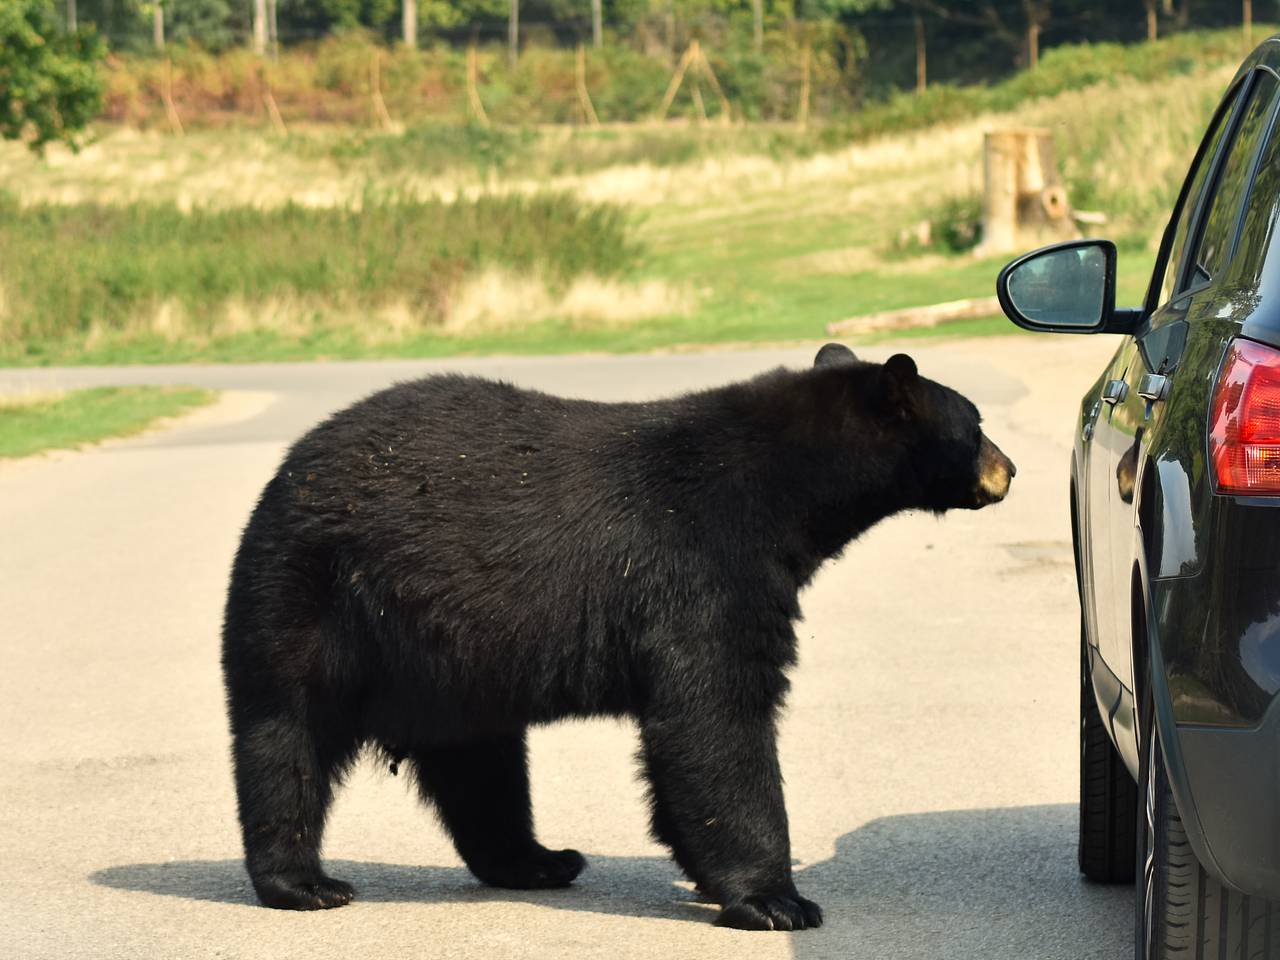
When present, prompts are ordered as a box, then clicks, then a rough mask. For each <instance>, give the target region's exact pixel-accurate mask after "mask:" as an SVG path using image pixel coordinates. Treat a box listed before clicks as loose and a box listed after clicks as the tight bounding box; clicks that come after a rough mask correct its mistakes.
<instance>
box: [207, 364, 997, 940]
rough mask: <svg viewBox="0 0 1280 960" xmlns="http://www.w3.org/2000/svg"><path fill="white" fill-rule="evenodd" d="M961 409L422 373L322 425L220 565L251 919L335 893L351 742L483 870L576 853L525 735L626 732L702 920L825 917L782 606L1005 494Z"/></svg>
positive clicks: (778, 377)
mask: <svg viewBox="0 0 1280 960" xmlns="http://www.w3.org/2000/svg"><path fill="white" fill-rule="evenodd" d="M979 420H980V418H979V415H978V411H977V409H976V408H975V407H974V405H973V404H972V403H970V402H969V401H968V400H967V399H965V398H964V397H962V396H961V395H960V394H958V393H956V392H955V391H953V390H950V389H948V388H947V387H944V386H941V385H939V384H937V383H934V382H933V381H930V380H927V379H925V378H923V377H921V376H919V375H918V373H917V371H916V366H915V364H914V362H913V361H912V360H911V359H910V358H909V357H907V356H904V355H901V354H899V355H897V356H894V357H891V358H890V359H889V360H888V361H887V362H886V363H884V364H875V363H866V362H861V361H859V360H858V359H857V358H856V357H854V355H853V353H852V352H851V351H849V350H848V349H847V348H845V347H843V346H840V345H838V344H828V345H827V346H825V347H823V348H822V350H821V351H820V352H819V354H818V357H817V361H816V363H815V365H814V367H813V368H812V369H808V370H803V371H788V370H776V371H774V372H771V373H767V374H764V375H762V376H759V377H756V378H754V379H752V380H748V381H745V382H742V383H734V384H730V385H728V386H725V387H720V388H718V389H713V390H706V391H702V392H698V393H691V394H688V395H685V396H681V397H676V398H675V399H671V400H664V401H659V402H652V403H592V402H587V401H582V400H565V399H561V398H558V397H554V396H549V395H546V394H543V393H535V392H531V391H528V390H521V389H517V388H516V387H513V386H510V385H508V384H504V383H497V382H491V381H487V380H481V379H476V378H472V377H462V376H434V377H427V378H425V379H422V380H418V381H415V382H410V383H403V384H399V385H397V386H394V387H391V388H389V389H387V390H384V391H383V392H381V393H377V394H375V395H373V396H371V397H369V398H367V399H366V400H363V401H361V402H359V403H357V404H355V405H354V406H352V407H350V408H348V409H347V410H345V411H343V412H341V413H338V414H336V415H335V416H333V417H332V418H331V419H329V420H327V421H326V422H324V423H322V424H320V425H319V426H318V427H316V428H315V429H314V430H312V431H311V432H310V433H309V434H307V435H306V436H305V437H304V438H303V439H302V440H300V441H299V442H298V443H297V444H296V445H295V446H294V447H293V449H292V450H290V451H289V453H288V455H287V456H286V457H285V460H284V463H283V464H282V465H281V467H280V469H279V472H278V473H277V474H276V475H275V477H274V478H273V479H272V480H271V481H270V482H269V483H268V484H267V486H266V489H265V490H264V491H263V494H262V496H261V499H260V500H259V502H258V505H257V508H256V509H255V510H254V513H253V515H252V517H251V519H250V520H249V523H248V525H247V527H246V529H245V532H244V536H243V539H242V541H241V544H240V548H239V551H238V553H237V555H236V559H235V565H234V569H233V571H232V575H231V584H230V590H229V595H228V599H227V608H226V618H225V623H224V629H223V657H222V663H223V669H224V672H225V677H226V685H227V699H228V707H229V714H230V722H231V733H232V741H233V754H234V765H235V782H236V790H237V793H238V798H239V812H240V821H241V826H242V829H243V838H244V847H245V862H246V866H247V867H248V872H249V875H250V877H251V878H252V881H253V886H254V889H255V890H256V891H257V894H258V897H259V898H260V899H261V901H262V902H263V903H264V904H266V905H268V906H272V907H283V908H292V909H299V910H309V909H319V908H324V907H336V906H340V905H342V904H345V903H347V902H349V901H350V900H351V898H352V894H353V891H352V889H351V887H350V886H349V885H347V884H346V883H343V882H342V881H341V880H335V879H332V878H330V877H328V876H326V875H325V873H324V872H323V870H322V869H321V863H320V842H321V835H322V832H323V830H324V824H325V815H326V812H327V810H328V807H329V803H330V799H331V797H332V791H333V787H334V784H335V783H336V782H337V781H339V780H340V779H341V777H342V776H343V773H344V772H345V771H346V769H347V768H348V767H349V765H350V764H351V763H352V761H353V759H354V758H355V756H356V754H357V752H358V751H359V750H360V749H361V748H362V747H364V746H366V745H367V746H371V747H373V748H374V749H376V750H378V751H380V753H381V755H382V756H383V757H384V758H385V759H387V760H389V761H390V762H392V763H393V764H396V763H405V764H406V765H407V766H408V767H409V768H410V769H411V770H412V772H413V774H414V776H415V777H416V780H417V783H418V785H419V786H420V788H421V794H422V797H423V799H424V800H425V801H427V802H428V803H430V804H433V805H434V806H435V807H436V809H437V810H438V812H439V815H440V818H441V820H442V821H443V823H444V825H445V827H446V828H447V829H448V831H449V833H450V834H451V836H452V838H453V842H454V844H455V846H456V848H457V850H458V853H459V855H460V856H461V857H462V859H463V860H464V861H465V862H466V864H467V866H468V867H469V868H470V870H471V871H472V872H473V873H474V874H475V875H476V877H478V878H479V879H480V880H482V881H483V882H485V883H488V884H493V885H495V886H500V887H512V888H533V887H558V886H564V885H567V884H569V883H570V882H572V881H573V879H574V878H575V877H576V876H577V875H578V873H579V871H581V870H582V868H583V866H584V865H585V861H584V860H583V858H582V856H581V855H580V854H579V853H577V851H574V850H548V849H547V848H545V847H543V846H542V845H541V844H539V843H538V841H537V840H536V839H535V838H534V831H533V822H532V815H531V812H530V804H529V781H528V772H527V766H526V755H525V731H526V730H527V729H528V727H529V726H530V725H531V724H541V723H548V722H550V721H553V720H557V719H560V718H565V717H589V716H620V715H627V716H631V717H634V718H635V719H636V720H637V722H638V724H639V728H640V735H641V742H642V749H641V756H642V759H643V763H644V767H645V774H646V776H647V779H648V783H649V787H650V800H651V806H652V814H653V832H654V835H655V836H656V837H657V839H658V840H660V841H661V842H662V843H664V844H666V845H667V846H668V847H670V849H671V852H672V854H673V855H674V858H675V860H676V862H677V863H678V864H679V865H680V867H681V868H682V869H683V870H684V871H685V873H686V874H687V875H688V876H689V877H690V878H691V879H692V880H694V881H695V882H696V883H697V884H698V886H699V887H700V888H701V890H702V891H703V892H704V893H705V894H706V895H707V896H708V897H710V898H712V899H714V900H715V902H717V903H719V904H721V905H722V907H723V909H722V911H721V913H720V914H719V918H718V921H717V922H719V923H722V924H724V925H727V926H733V927H741V928H746V929H774V930H799V929H804V928H808V927H816V926H819V925H820V924H821V923H822V912H821V910H820V909H819V908H818V906H817V904H815V903H813V902H812V901H810V900H806V899H805V898H803V897H801V896H800V895H799V893H797V891H796V888H795V885H794V884H793V882H792V877H791V853H790V840H789V837H788V833H787V814H786V810H785V808H784V806H783V798H782V778H781V775H780V772H779V767H778V756H777V750H776V745H775V722H776V716H777V713H778V709H779V707H780V705H781V703H782V700H783V696H784V694H785V692H786V689H787V679H786V670H787V668H788V667H789V666H790V665H791V664H792V663H794V662H795V658H796V638H795V635H794V632H793V629H792V623H793V621H794V620H795V619H796V618H797V617H798V616H799V614H800V609H799V606H798V604H797V599H796V598H797V593H798V591H799V590H800V588H801V587H802V586H804V584H805V583H807V582H808V581H809V580H810V578H811V577H812V576H813V574H814V573H815V571H816V570H817V569H818V567H819V565H820V564H821V563H822V562H823V561H824V560H827V559H828V558H830V557H833V556H835V555H836V554H838V553H839V552H840V551H841V549H842V548H843V547H844V546H845V545H846V544H847V543H848V542H849V541H850V540H852V539H853V538H854V537H856V536H858V535H859V534H860V533H861V532H862V531H864V530H866V529H867V528H868V527H870V526H871V525H872V524H874V523H876V522H877V521H878V520H881V519H883V518H884V517H887V516H889V515H891V514H894V513H897V512H899V511H901V510H907V509H912V508H918V509H924V510H932V511H935V512H939V513H940V512H942V511H944V510H948V509H951V508H956V507H964V508H970V509H975V508H978V507H982V506H984V505H986V504H989V503H994V502H996V501H998V500H1000V499H1002V498H1003V497H1004V496H1005V494H1006V492H1007V491H1008V487H1009V481H1010V478H1012V477H1013V475H1014V467H1013V464H1012V463H1011V462H1010V461H1009V460H1008V459H1007V458H1006V457H1005V456H1004V454H1002V453H1001V452H1000V451H999V450H998V449H997V448H996V447H995V446H994V445H993V444H992V443H991V441H989V440H988V439H987V438H986V437H985V436H984V435H983V432H982V429H981V427H980V426H979Z"/></svg>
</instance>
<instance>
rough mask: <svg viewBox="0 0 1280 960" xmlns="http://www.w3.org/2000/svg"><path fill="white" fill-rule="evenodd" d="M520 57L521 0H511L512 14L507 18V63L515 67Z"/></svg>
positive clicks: (512, 67)
mask: <svg viewBox="0 0 1280 960" xmlns="http://www.w3.org/2000/svg"><path fill="white" fill-rule="evenodd" d="M519 57H520V0H511V15H510V17H509V18H508V19H507V64H508V65H509V66H510V67H511V69H513V70H514V69H515V66H516V60H517V59H518V58H519Z"/></svg>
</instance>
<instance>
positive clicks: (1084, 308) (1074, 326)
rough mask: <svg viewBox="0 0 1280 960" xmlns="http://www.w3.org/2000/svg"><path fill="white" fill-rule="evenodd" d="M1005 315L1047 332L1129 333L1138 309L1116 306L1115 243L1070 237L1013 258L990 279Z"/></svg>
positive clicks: (1140, 312)
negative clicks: (998, 273) (1064, 241)
mask: <svg viewBox="0 0 1280 960" xmlns="http://www.w3.org/2000/svg"><path fill="white" fill-rule="evenodd" d="M996 294H997V296H998V297H999V300H1000V306H1001V307H1002V308H1003V309H1004V312H1005V315H1006V316H1008V318H1009V319H1010V320H1012V321H1013V322H1014V323H1016V324H1017V325H1018V326H1020V327H1022V328H1024V329H1026V330H1036V331H1039V332H1047V333H1132V332H1133V330H1134V329H1135V328H1136V327H1137V325H1138V321H1139V319H1140V318H1141V315H1142V311H1140V310H1117V309H1116V245H1115V244H1114V243H1112V242H1111V241H1110V240H1071V241H1068V242H1067V243H1055V244H1054V245H1053V246H1050V247H1042V248H1041V249H1039V250H1034V251H1032V252H1031V253H1028V254H1026V255H1025V256H1022V257H1019V258H1018V259H1017V260H1014V261H1013V262H1012V263H1010V264H1009V265H1008V266H1006V267H1005V268H1004V269H1003V270H1001V271H1000V276H999V278H998V279H997V280H996Z"/></svg>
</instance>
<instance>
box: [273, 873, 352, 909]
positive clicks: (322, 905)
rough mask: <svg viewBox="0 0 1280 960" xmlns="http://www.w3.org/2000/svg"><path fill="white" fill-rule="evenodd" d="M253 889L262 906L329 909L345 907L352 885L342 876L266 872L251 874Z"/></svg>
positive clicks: (349, 898)
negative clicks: (340, 878)
mask: <svg viewBox="0 0 1280 960" xmlns="http://www.w3.org/2000/svg"><path fill="white" fill-rule="evenodd" d="M253 889H254V890H255V891H257V894H258V899H259V900H261V901H262V903H263V905H264V906H268V907H275V908H276V909H277V910H329V909H331V908H333V907H345V906H346V905H347V904H348V903H350V902H351V900H352V898H354V897H355V895H356V891H355V888H354V887H352V886H351V884H349V883H345V882H344V881H342V880H335V879H333V877H326V876H325V875H324V874H319V875H317V876H311V877H307V876H298V875H294V874H283V873H269V874H265V875H263V876H260V877H254V878H253Z"/></svg>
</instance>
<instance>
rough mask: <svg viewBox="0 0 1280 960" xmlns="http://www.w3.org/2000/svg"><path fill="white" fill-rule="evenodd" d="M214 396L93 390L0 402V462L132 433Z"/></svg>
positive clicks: (170, 390) (191, 390)
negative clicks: (0, 459)
mask: <svg viewBox="0 0 1280 960" xmlns="http://www.w3.org/2000/svg"><path fill="white" fill-rule="evenodd" d="M214 396H215V394H214V393H213V392H212V391H209V390H199V389H196V388H195V387H94V388H92V389H87V390H72V391H70V392H68V393H62V394H56V395H53V396H47V397H40V396H35V397H31V398H22V397H18V398H0V458H15V457H28V456H31V455H32V454H35V453H40V452H41V451H44V450H59V449H68V448H74V447H79V446H81V445H83V444H86V443H94V442H96V441H99V440H104V439H106V438H107V437H122V436H128V435H130V434H135V433H138V432H140V431H142V430H145V429H146V428H147V427H148V426H150V425H151V424H153V423H154V422H155V421H156V420H158V419H160V418H161V417H172V416H176V415H178V414H180V413H185V412H186V411H188V410H191V409H193V408H195V407H199V406H202V405H204V404H207V403H209V402H211V401H212V400H213V399H214Z"/></svg>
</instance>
